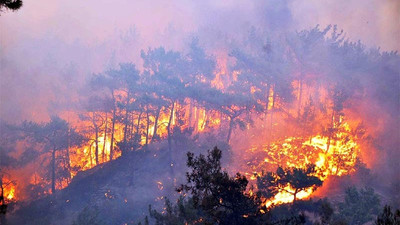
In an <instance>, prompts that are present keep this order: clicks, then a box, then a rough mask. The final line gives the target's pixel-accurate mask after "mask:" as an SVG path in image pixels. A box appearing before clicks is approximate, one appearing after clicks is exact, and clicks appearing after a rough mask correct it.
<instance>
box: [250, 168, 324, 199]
mask: <svg viewBox="0 0 400 225" xmlns="http://www.w3.org/2000/svg"><path fill="white" fill-rule="evenodd" d="M315 172H316V171H315V166H314V165H308V166H307V167H306V168H294V167H291V168H285V169H284V168H282V167H278V168H277V169H276V172H275V173H274V172H268V173H266V174H265V175H261V176H258V177H257V187H258V190H259V194H260V195H261V196H262V197H264V198H266V199H270V198H272V197H273V196H275V195H276V194H277V193H279V192H287V193H290V194H291V195H293V204H294V203H295V202H296V200H297V194H298V193H299V192H300V191H303V190H306V189H308V188H314V189H316V188H317V187H320V186H321V185H322V181H321V180H320V179H319V178H318V177H316V176H315V175H314V174H315ZM288 186H290V187H291V190H288V189H287V187H288Z"/></svg>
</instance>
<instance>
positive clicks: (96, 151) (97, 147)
mask: <svg viewBox="0 0 400 225" xmlns="http://www.w3.org/2000/svg"><path fill="white" fill-rule="evenodd" d="M93 126H94V132H95V140H94V142H95V145H96V146H95V152H94V154H95V157H96V158H95V159H96V165H98V164H99V127H98V126H97V124H96V121H95V113H94V112H93Z"/></svg>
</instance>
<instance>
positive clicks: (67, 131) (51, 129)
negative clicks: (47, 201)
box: [23, 117, 84, 194]
mask: <svg viewBox="0 0 400 225" xmlns="http://www.w3.org/2000/svg"><path fill="white" fill-rule="evenodd" d="M23 129H24V131H25V132H26V133H27V135H29V137H30V138H31V139H32V140H34V141H35V142H36V143H38V144H40V145H42V146H43V152H42V154H46V155H47V154H50V155H51V156H50V163H49V164H50V165H49V167H50V170H49V171H50V174H51V175H50V180H51V192H52V193H53V194H54V193H55V191H56V182H57V181H59V182H60V184H61V186H60V187H62V186H63V185H62V182H63V180H64V179H66V180H67V181H68V180H69V179H70V178H71V165H70V158H69V154H70V153H69V149H70V148H72V147H76V146H80V145H82V143H83V141H84V139H83V137H82V136H81V135H80V134H78V133H77V132H76V131H75V130H74V129H72V128H71V127H70V126H69V124H68V123H67V121H65V120H63V119H61V118H59V117H52V118H51V120H50V122H48V123H46V124H35V123H25V124H24V125H23ZM59 163H61V165H62V167H59ZM57 175H58V176H57Z"/></svg>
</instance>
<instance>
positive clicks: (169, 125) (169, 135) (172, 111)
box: [167, 101, 175, 151]
mask: <svg viewBox="0 0 400 225" xmlns="http://www.w3.org/2000/svg"><path fill="white" fill-rule="evenodd" d="M174 110H175V101H173V102H172V106H171V114H170V116H169V120H168V125H167V133H168V149H169V151H171V150H172V136H171V123H172V118H173V117H174Z"/></svg>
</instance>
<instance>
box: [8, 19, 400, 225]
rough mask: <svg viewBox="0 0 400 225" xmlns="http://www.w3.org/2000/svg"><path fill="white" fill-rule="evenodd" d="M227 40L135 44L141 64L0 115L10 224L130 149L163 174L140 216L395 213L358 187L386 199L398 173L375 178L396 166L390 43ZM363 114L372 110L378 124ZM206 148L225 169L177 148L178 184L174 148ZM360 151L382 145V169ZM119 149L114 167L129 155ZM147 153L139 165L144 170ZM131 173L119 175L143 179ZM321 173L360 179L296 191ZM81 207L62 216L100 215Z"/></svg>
mask: <svg viewBox="0 0 400 225" xmlns="http://www.w3.org/2000/svg"><path fill="white" fill-rule="evenodd" d="M238 46H240V47H237V48H233V49H232V50H229V51H228V52H227V53H226V54H225V58H218V57H216V56H215V55H213V54H210V53H207V51H206V50H205V49H204V48H202V47H201V44H200V40H199V39H198V38H194V39H193V40H192V41H191V42H190V44H189V46H188V47H187V51H184V52H178V51H174V50H166V49H165V48H163V47H158V48H148V49H146V50H142V51H141V58H142V61H143V64H142V65H139V66H138V65H135V64H133V63H121V64H119V65H118V66H116V67H115V68H110V69H108V70H106V71H104V72H103V73H99V74H93V75H92V76H90V78H89V79H87V80H86V82H85V85H83V86H82V87H81V88H80V90H79V96H78V97H77V98H76V99H74V104H73V105H72V106H71V107H70V108H69V109H68V110H64V111H61V112H60V113H59V114H56V115H52V116H51V119H50V120H49V121H48V122H44V123H37V122H34V121H24V122H22V123H14V124H13V123H6V122H2V123H1V130H2V132H1V135H2V137H1V142H2V143H1V146H0V148H1V152H0V153H1V161H0V163H1V183H0V184H1V190H2V192H1V193H2V197H1V202H2V207H3V206H8V209H7V211H9V212H10V213H11V214H12V213H14V218H13V217H11V218H12V219H11V221H12V220H13V219H14V220H15V216H17V217H18V215H19V213H21V212H25V213H24V214H29V213H26V212H28V211H29V210H31V207H33V208H35V207H40V204H43V203H40V204H39V206H38V205H35V204H38V203H35V201H36V202H37V201H39V202H40V201H44V200H43V199H45V201H50V202H51V201H53V200H51V199H52V198H53V197H52V196H56V195H57V192H61V193H60V195H64V194H65V193H63V192H64V189H66V190H67V189H68V188H66V187H69V185H70V184H74V179H75V177H79V175H80V173H82V172H81V171H86V170H89V169H91V168H93V169H94V168H97V169H96V172H98V173H104V175H105V174H107V176H111V177H112V176H117V175H116V174H113V173H112V172H111V171H110V170H111V169H108V170H107V168H108V167H104V168H103V166H102V165H105V164H107V163H109V162H111V161H114V160H116V159H119V158H122V159H123V158H126V159H131V158H132V157H135V155H136V154H138V153H135V152H143V153H140V154H146V155H149V154H152V155H154V157H160V159H157V161H158V160H162V161H164V164H166V165H167V166H165V165H164V167H163V169H162V176H163V181H158V182H157V184H154V186H157V187H158V189H160V190H162V189H164V186H165V189H168V191H166V192H165V193H163V194H165V195H166V196H170V198H171V199H169V198H167V199H166V200H165V208H164V210H163V211H162V212H158V211H157V210H154V209H153V208H150V211H149V212H147V213H149V215H148V216H150V217H146V219H145V221H142V223H149V220H150V221H153V222H154V221H155V222H156V224H306V223H307V224H310V221H314V223H315V224H363V223H365V222H368V221H370V220H374V219H376V216H378V215H380V216H379V218H380V219H378V221H382V220H388V218H389V219H390V218H392V220H396V221H398V219H399V215H398V214H399V212H398V211H397V212H393V213H395V215H394V214H393V213H392V212H391V208H390V207H389V206H388V207H385V209H384V211H383V212H381V211H382V210H383V207H381V206H380V205H379V204H377V203H378V202H379V201H382V200H379V199H380V197H379V195H377V194H376V193H375V192H374V190H373V189H372V188H371V186H375V187H377V188H378V189H380V190H381V194H383V196H384V199H386V198H387V199H390V200H385V201H384V202H385V204H392V205H394V206H395V207H398V206H399V203H400V202H399V200H400V198H399V195H398V193H397V194H395V193H396V190H398V189H397V188H398V185H399V179H398V177H397V178H396V177H395V176H394V177H393V178H394V179H395V180H392V181H391V184H390V185H389V186H388V187H386V188H385V189H383V188H382V187H381V186H380V185H379V184H378V183H379V180H380V179H379V178H377V174H380V173H381V172H382V171H384V172H385V173H387V171H386V169H387V168H390V166H394V167H396V168H397V169H398V165H395V162H391V159H395V156H396V154H397V155H398V153H396V150H397V147H396V146H398V144H399V143H398V139H393V138H392V137H394V136H395V135H396V133H397V134H398V127H396V124H398V122H399V121H398V110H399V101H398V100H399V93H398V88H399V86H400V82H399V70H398V67H399V65H400V57H399V56H398V54H397V52H381V51H380V50H379V49H367V48H366V47H365V46H363V45H362V44H361V43H360V42H355V43H353V42H349V41H347V40H346V39H345V37H344V36H343V32H342V31H338V30H337V28H336V27H335V26H328V27H326V28H324V29H321V28H320V27H318V26H317V27H315V28H313V29H310V30H304V31H301V32H294V33H287V34H285V35H284V36H277V37H271V36H269V37H265V36H263V35H262V34H260V33H258V32H257V31H256V30H252V31H251V32H250V33H249V34H248V39H247V40H245V41H244V42H243V43H241V44H240V45H238ZM373 118H385V122H384V123H383V124H381V125H380V126H382V127H379V129H378V128H376V127H375V126H376V122H374V121H373ZM388 132H389V134H388ZM390 132H394V133H393V134H390ZM214 145H217V146H218V147H219V148H221V149H222V150H223V152H224V154H225V155H226V156H225V157H226V158H227V159H226V160H227V162H226V165H225V166H226V168H228V169H229V171H228V172H226V171H225V170H222V169H221V168H222V166H221V161H220V160H221V150H219V149H218V148H215V149H214V150H212V151H209V152H208V154H209V155H208V156H204V155H200V157H195V156H194V155H193V154H192V153H190V154H188V158H187V166H188V167H189V168H191V169H192V170H191V171H192V172H191V173H187V175H186V176H187V184H185V185H182V186H181V187H180V188H179V182H181V183H184V179H183V178H184V172H185V171H187V169H186V167H185V163H184V161H186V159H185V154H186V152H188V151H197V152H200V153H201V152H204V151H205V150H207V149H212V148H213V146H214ZM140 154H138V157H140ZM158 154H159V155H162V156H157V155H158ZM372 154H380V155H385V156H386V157H387V158H386V160H387V162H386V163H387V165H386V166H387V167H383V166H382V165H379V168H378V169H377V171H372V172H371V170H370V169H371V166H373V165H378V164H376V163H374V160H376V159H374V158H370V157H371V155H372ZM392 157H393V158H392ZM379 158H382V159H383V156H382V157H379ZM126 159H125V160H121V161H118V164H120V163H127V164H130V163H131V162H130V161H127V160H126ZM136 160H141V159H140V158H139V159H136ZM154 160H155V159H154ZM116 161H117V160H116ZM146 161H148V162H149V165H145V166H144V168H146V170H150V171H151V170H153V169H154V168H153V166H152V165H151V164H153V163H152V162H151V161H152V160H151V159H146ZM155 163H156V164H155V165H154V167H157V166H156V165H157V162H156V161H155ZM101 170H106V172H101ZM379 170H381V171H379ZM21 171H23V172H21ZM154 171H155V172H156V171H157V170H156V169H154ZM397 171H398V170H397ZM114 172H116V171H114ZM393 172H394V175H395V174H396V170H395V171H393ZM116 173H118V172H116ZM231 173H233V174H234V173H237V175H236V176H233V177H231V175H229V174H231ZM82 174H85V173H82ZM241 174H243V175H241ZM130 175H131V176H133V178H131V179H132V181H130V182H135V181H136V180H138V179H147V178H144V177H143V178H141V177H135V173H132V174H130ZM159 175H160V174H158V175H157V176H159ZM82 176H85V175H82ZM340 177H342V178H340ZM77 179H78V178H77ZM329 179H331V180H332V179H339V180H340V179H342V180H346V179H347V180H349V179H350V180H353V181H354V180H356V183H354V182H353V184H358V185H365V186H366V188H365V189H357V188H355V187H350V188H348V189H346V190H345V192H344V193H343V194H344V195H345V198H344V202H339V203H335V204H334V205H332V204H333V203H331V202H330V201H329V200H328V199H326V198H325V199H320V200H314V199H309V197H310V196H313V195H312V193H313V192H314V191H315V190H317V189H318V188H319V187H321V186H322V185H323V182H324V181H325V180H327V181H329ZM346 182H347V183H348V182H349V181H343V183H346ZM371 182H372V183H371ZM132 185H133V184H132ZM328 185H333V184H328ZM71 186H72V187H71V188H69V189H68V192H69V194H73V193H74V192H73V191H72V190H71V189H72V188H73V185H71ZM175 189H179V193H175ZM328 190H329V188H328V189H325V192H327V193H328ZM342 190H343V189H342ZM75 191H77V190H75ZM149 192H151V191H149ZM105 196H106V198H107V193H106V194H105ZM178 196H179V197H178ZM185 196H187V197H185ZM318 196H325V197H327V196H326V195H324V194H323V192H322V193H319V195H318ZM385 196H386V197H385ZM389 196H390V197H389ZM156 197H157V196H156ZM161 199H163V197H162V198H161ZM175 199H177V203H176V204H175V203H173V202H175ZM88 201H89V202H91V201H96V202H97V201H102V200H101V199H96V198H94V199H91V200H88ZM125 201H126V199H125ZM335 201H336V200H335ZM30 202H34V203H33V205H30V204H32V203H30ZM161 202H162V201H159V203H157V204H158V205H159V204H161ZM148 203H149V202H148ZM133 204H134V203H133ZM150 204H151V202H150ZM153 204H154V203H153ZM94 205H96V204H94ZM142 205H143V204H142ZM144 205H145V204H144ZM88 206H90V207H89V208H88V207H84V208H82V206H81V208H82V210H83V211H82V212H81V213H80V214H78V216H77V217H76V216H74V217H76V218H75V219H74V220H72V221H75V222H74V224H102V223H101V222H93V221H92V220H96V221H97V219H99V218H101V216H102V213H100V212H97V211H96V210H98V209H96V207H94V206H93V205H92V204H91V203H89V205H88ZM54 207H55V206H54ZM103 207H104V206H103ZM130 207H132V206H130ZM4 210H6V208H5V209H4ZM36 210H38V209H33V211H36ZM141 210H143V209H141ZM354 210H357V212H359V213H356V214H357V215H354V214H353V213H352V212H355V211H354ZM392 211H393V210H392ZM396 213H397V214H396ZM311 214H312V215H313V216H310V215H311ZM367 215H368V216H367ZM32 216H35V214H33V215H32ZM357 216H358V217H357ZM115 217H118V215H116V216H115ZM4 218H5V216H4V215H3V219H4ZM27 218H30V219H29V220H31V219H32V218H31V217H30V216H27ZM27 218H26V219H27ZM122 218H124V219H126V220H124V221H125V222H124V223H127V222H129V221H137V220H139V221H140V220H141V219H138V218H136V219H135V217H130V216H125V215H124V216H122ZM310 218H311V219H310ZM312 218H313V219H312ZM42 219H43V218H40V220H39V222H36V224H43V223H42V222H43V220H42ZM118 219H121V218H118ZM132 219H133V220H132ZM142 219H143V218H142ZM35 220H36V219H35ZM35 220H34V221H35ZM47 220H50V217H48V218H46V217H45V220H44V221H47ZM16 221H18V219H16ZM40 221H41V222H40ZM67 221H71V218H70V219H69V220H67ZM103 221H107V220H104V218H103ZM119 223H121V224H122V222H121V221H120V222H119ZM110 224H115V221H114V222H111V223H110ZM377 224H385V223H382V222H377Z"/></svg>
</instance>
